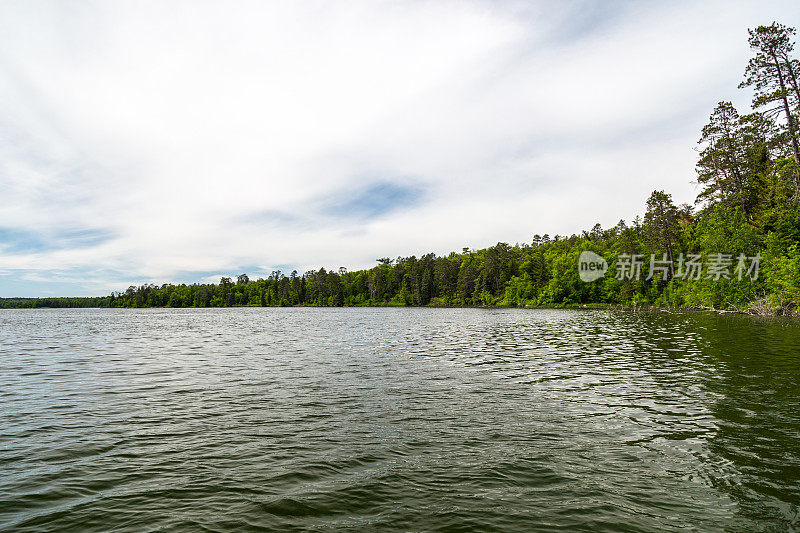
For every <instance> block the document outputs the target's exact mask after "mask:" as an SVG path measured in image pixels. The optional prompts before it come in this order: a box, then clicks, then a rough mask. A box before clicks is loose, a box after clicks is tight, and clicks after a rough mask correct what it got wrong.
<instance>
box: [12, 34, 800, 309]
mask: <svg viewBox="0 0 800 533" xmlns="http://www.w3.org/2000/svg"><path fill="white" fill-rule="evenodd" d="M748 33H749V38H748V42H749V44H750V49H751V51H752V56H751V58H750V60H749V62H748V63H747V66H746V68H745V75H744V79H743V81H742V83H741V84H740V87H742V88H752V90H753V94H754V96H753V100H752V109H750V110H747V112H745V113H742V112H740V111H739V110H737V109H736V108H735V107H734V106H733V104H732V103H731V102H728V101H723V102H720V103H719V104H717V105H716V107H715V108H714V109H713V110H712V112H711V114H710V117H709V122H708V124H707V125H706V126H705V127H704V128H703V129H702V131H701V132H700V139H699V143H698V144H699V146H698V149H697V150H698V160H697V167H696V172H697V177H696V179H697V183H698V185H699V186H700V192H699V195H698V197H697V200H696V203H695V205H694V206H690V205H686V204H683V205H680V206H677V205H675V203H674V202H673V199H672V197H671V195H670V194H668V193H666V192H665V191H654V192H653V193H652V194H651V195H650V197H649V198H648V200H647V202H646V205H645V212H644V216H643V217H636V218H635V219H634V220H633V221H631V222H630V223H626V222H625V221H624V220H620V221H619V223H617V224H616V225H615V226H614V227H611V228H603V227H601V225H600V224H596V225H595V226H594V227H593V228H592V229H591V230H586V231H583V232H582V233H580V234H575V235H571V236H567V237H562V236H559V235H555V236H553V237H550V235H547V234H545V235H538V234H537V235H534V236H533V238H532V240H531V242H530V243H517V244H514V245H510V244H508V243H503V242H500V243H498V244H496V245H494V246H491V247H489V248H485V249H481V250H470V249H468V248H464V249H462V251H461V252H452V253H450V254H449V255H446V256H437V255H435V254H433V253H428V254H425V255H422V256H420V257H416V256H411V257H397V258H394V259H392V258H381V259H378V260H377V264H376V266H374V267H372V268H370V269H365V270H358V271H353V272H348V271H347V270H346V269H345V268H343V267H340V268H338V269H331V270H326V269H325V268H320V269H319V270H312V271H309V272H305V273H303V274H299V273H298V272H296V271H294V272H291V273H290V274H288V275H285V274H284V273H282V272H280V271H275V272H272V274H271V275H269V276H268V277H266V278H259V279H256V280H252V279H250V278H249V277H248V276H247V275H246V274H241V275H239V276H238V277H237V278H236V279H232V278H228V277H223V278H222V279H221V280H220V282H219V283H211V284H189V285H187V284H181V285H171V284H165V285H161V286H156V285H152V284H145V285H141V286H138V287H137V286H131V287H129V288H128V289H127V290H126V291H125V292H122V293H120V292H115V293H112V294H111V295H110V296H107V297H102V298H64V299H54V298H47V299H0V307H231V306H298V305H305V306H361V305H389V306H428V305H434V306H473V305H486V306H497V305H505V306H561V305H584V304H594V303H604V304H626V303H636V304H653V305H667V306H694V307H713V308H722V309H752V310H756V311H771V312H781V313H793V312H796V311H797V309H798V308H800V146H799V144H798V129H799V128H800V122H799V121H800V88H799V87H798V77H800V62H798V60H797V59H796V58H795V57H794V45H795V42H794V37H795V33H796V32H795V29H794V28H790V27H787V26H784V25H782V24H778V23H773V24H771V25H769V26H759V27H757V28H755V29H751V30H749V32H748ZM584 250H589V251H593V252H595V253H596V254H598V255H600V256H602V257H604V258H605V259H607V260H608V262H609V263H610V265H611V270H612V271H613V270H614V269H615V267H617V266H618V265H617V261H618V260H619V257H621V256H626V257H642V258H644V263H645V265H644V266H643V268H644V270H645V272H646V271H647V270H648V268H649V267H648V265H647V264H646V263H647V260H648V259H652V258H653V257H658V258H659V259H662V260H664V261H666V262H667V263H668V264H669V265H670V267H669V268H667V269H662V271H661V272H660V273H659V274H658V275H656V276H647V275H642V276H639V277H636V278H634V277H626V276H614V275H607V276H605V277H603V278H601V279H599V280H597V281H594V282H592V283H585V282H583V281H581V279H580V278H579V275H578V268H577V265H578V258H579V256H580V254H581V252H582V251H584ZM720 254H724V255H725V256H726V257H727V256H730V258H736V257H753V256H754V255H756V254H758V256H759V257H763V263H762V265H761V269H760V272H759V275H758V276H757V277H755V278H753V276H748V277H745V278H744V279H738V278H736V277H735V276H723V277H721V278H719V277H718V278H717V279H713V278H711V277H706V276H701V277H699V279H685V278H684V277H682V276H680V275H679V273H678V272H676V271H675V269H674V265H675V264H676V262H678V264H682V263H681V262H682V261H683V260H684V258H685V257H688V256H691V255H695V256H699V257H706V258H707V257H712V256H715V255H720Z"/></svg>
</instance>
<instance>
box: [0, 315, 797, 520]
mask: <svg viewBox="0 0 800 533" xmlns="http://www.w3.org/2000/svg"><path fill="white" fill-rule="evenodd" d="M687 528H689V529H691V528H696V529H697V530H702V531H786V530H792V529H794V530H800V324H798V322H797V321H794V322H792V321H788V320H780V319H774V318H773V319H759V318H753V317H748V316H739V315H723V316H720V315H713V314H700V313H693V314H687V313H677V314H668V313H655V312H654V313H643V314H631V313H627V314H626V313H614V312H609V311H603V310H587V311H579V310H574V311H573V310H525V309H507V310H502V309H501V310H488V309H413V308H408V309H406V308H402V309H388V308H236V309H177V310H174V309H142V310H102V309H93V310H90V309H86V310H55V309H48V310H7V311H0V529H4V530H14V531H37V532H39V531H66V530H84V531H238V530H258V529H266V530H275V531H287V530H311V531H338V530H342V529H350V530H353V531H374V530H396V531H420V530H424V531H428V530H447V531H474V530H487V529H494V530H504V531H553V530H563V531H653V532H656V531H683V530H685V529H687Z"/></svg>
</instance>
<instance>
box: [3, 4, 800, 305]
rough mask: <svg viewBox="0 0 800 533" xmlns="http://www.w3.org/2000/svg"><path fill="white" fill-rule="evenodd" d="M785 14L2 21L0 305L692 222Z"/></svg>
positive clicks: (278, 7) (38, 11)
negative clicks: (12, 299) (643, 223)
mask: <svg viewBox="0 0 800 533" xmlns="http://www.w3.org/2000/svg"><path fill="white" fill-rule="evenodd" d="M772 20H778V21H781V22H783V23H785V24H789V25H792V26H798V25H800V8H799V7H798V6H797V3H796V1H794V0H792V1H786V2H759V3H758V4H756V3H751V2H748V3H745V2H730V1H720V2H706V3H696V2H661V3H654V2H647V3H645V2H633V3H623V2H603V3H601V2H594V1H591V2H555V1H553V2H541V3H527V2H508V3H499V2H489V1H486V2H479V1H476V2H446V1H444V2H435V1H431V2H423V1H410V2H375V1H369V2H362V3H359V2H293V1H287V2H262V1H259V2H253V3H248V2H210V3H203V2H197V1H192V2H185V3H183V2H179V1H169V2H163V1H157V2H152V3H151V2H142V1H136V2H109V1H102V2H96V3H95V2H77V1H69V2H64V1H54V2H36V1H28V0H26V1H21V0H15V1H12V0H0V296H49V295H102V294H107V293H109V292H110V291H112V290H125V288H127V287H128V285H131V284H141V283H145V282H154V283H158V284H161V283H164V282H194V281H211V280H213V281H216V280H218V279H219V277H220V276H221V275H236V274H239V273H242V272H247V273H248V274H249V275H250V276H251V277H258V276H266V275H268V274H269V272H270V271H272V270H275V269H281V270H283V271H284V272H287V273H288V272H289V271H291V270H292V269H297V270H298V271H299V272H303V271H305V270H308V269H310V268H318V267H320V266H324V267H326V268H331V267H333V268H338V267H339V266H345V267H348V268H349V269H354V268H361V267H365V266H371V265H372V264H374V261H375V259H376V258H378V257H383V256H390V257H397V256H398V255H404V256H405V255H412V254H416V255H419V254H421V253H425V252H428V251H434V252H436V253H439V254H442V253H448V252H450V251H452V250H460V249H461V248H462V247H464V246H468V247H472V248H480V247H485V246H489V245H492V244H494V243H496V242H498V241H504V242H510V243H515V242H530V240H531V237H532V235H533V234H534V233H542V234H543V233H549V234H551V235H555V234H562V235H568V234H571V233H577V232H580V231H581V230H582V229H587V228H590V227H591V226H592V225H593V224H595V223H596V222H600V223H601V224H602V225H603V226H604V227H608V226H612V225H614V224H615V223H616V222H617V221H618V220H619V219H620V218H625V219H626V220H631V219H632V218H633V217H634V216H635V215H636V214H639V213H641V212H642V211H643V206H644V202H645V199H646V198H647V196H648V194H649V193H650V192H651V191H652V190H654V189H665V190H667V191H668V192H671V193H672V194H673V196H674V198H675V200H676V201H677V202H678V203H680V202H692V201H693V199H694V196H695V193H696V191H695V187H694V185H692V183H691V181H692V180H693V178H694V160H695V152H694V151H693V147H694V146H695V142H696V140H697V137H698V132H699V130H700V128H701V127H702V125H703V124H704V123H705V121H706V119H707V117H708V115H709V113H710V111H711V109H712V108H713V106H714V105H715V103H716V102H717V101H719V100H723V99H730V100H733V101H734V102H735V103H737V105H741V106H742V107H746V106H747V104H748V102H749V95H748V94H747V93H746V92H745V91H741V90H739V89H737V88H736V87H737V85H738V82H739V81H740V78H741V76H742V73H743V71H744V67H745V64H746V62H747V59H748V57H749V52H748V48H747V42H746V36H747V33H746V32H747V28H748V27H752V26H755V25H758V24H765V23H769V22H771V21H772Z"/></svg>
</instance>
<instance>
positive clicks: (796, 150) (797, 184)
mask: <svg viewBox="0 0 800 533" xmlns="http://www.w3.org/2000/svg"><path fill="white" fill-rule="evenodd" d="M772 58H773V59H774V60H775V70H776V71H777V72H778V82H780V84H781V98H782V99H783V110H784V112H786V120H787V122H788V123H789V137H791V140H792V155H794V164H795V170H794V197H795V198H797V197H798V196H800V146H798V145H797V129H796V128H795V125H794V116H793V115H792V112H791V110H790V109H789V99H788V98H786V83H785V82H784V81H783V72H781V64H780V62H779V61H778V56H777V55H776V54H775V53H773V54H772Z"/></svg>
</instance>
